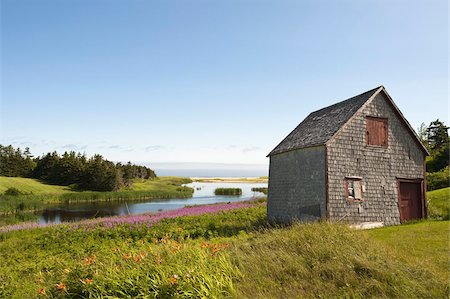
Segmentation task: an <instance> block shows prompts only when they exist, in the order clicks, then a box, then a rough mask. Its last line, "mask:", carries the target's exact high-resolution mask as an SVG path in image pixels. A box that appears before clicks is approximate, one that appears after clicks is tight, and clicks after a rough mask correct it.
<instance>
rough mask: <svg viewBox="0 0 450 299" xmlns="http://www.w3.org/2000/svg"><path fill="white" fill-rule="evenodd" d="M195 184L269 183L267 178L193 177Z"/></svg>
mask: <svg viewBox="0 0 450 299" xmlns="http://www.w3.org/2000/svg"><path fill="white" fill-rule="evenodd" d="M191 180H192V181H194V182H205V183H267V181H268V178H267V177H254V178H226V177H220V178H196V177H192V178H191Z"/></svg>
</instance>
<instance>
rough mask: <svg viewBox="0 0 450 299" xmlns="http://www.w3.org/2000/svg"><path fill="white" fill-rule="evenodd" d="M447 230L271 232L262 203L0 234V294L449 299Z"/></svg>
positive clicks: (322, 226)
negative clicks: (135, 221)
mask: <svg viewBox="0 0 450 299" xmlns="http://www.w3.org/2000/svg"><path fill="white" fill-rule="evenodd" d="M448 227H449V222H448V221H445V222H439V221H430V222H421V223H416V224H409V225H404V226H397V227H387V228H381V229H377V230H372V231H368V232H366V231H351V230H349V229H348V228H347V227H345V226H343V225H333V224H329V223H315V224H307V225H305V224H303V225H301V224H298V225H294V226H292V227H287V228H267V227H266V226H265V206H255V207H254V208H249V209H242V210H235V211H228V212H223V213H219V214H215V215H203V216H191V217H181V218H177V219H170V220H166V221H163V222H161V223H159V224H158V225H156V226H154V227H152V228H147V227H143V226H138V227H136V226H132V227H128V226H121V227H116V228H113V229H108V230H106V231H101V230H93V231H86V230H83V229H80V230H75V231H74V230H68V229H67V228H65V227H64V226H59V227H56V228H45V229H37V230H28V231H19V232H12V233H7V234H3V235H0V254H1V255H2V256H1V259H0V297H2V296H4V297H8V298H9V297H12V298H14V297H15V298H33V297H37V296H38V290H39V289H41V288H44V289H45V292H46V295H47V296H48V297H55V296H58V295H61V294H62V293H63V292H66V295H68V296H69V297H70V296H74V297H75V295H76V294H78V295H83V296H85V297H89V295H90V296H92V297H99V296H101V295H105V294H108V295H110V296H118V297H127V296H129V297H139V296H140V297H144V296H145V295H147V296H150V297H152V296H158V297H163V298H169V297H174V296H179V297H186V298H188V297H202V296H203V297H208V298H223V297H228V296H232V297H237V298H298V297H356V298H366V297H401V298H415V297H421V298H427V297H428V298H443V297H446V294H447V292H448V288H447V283H448V274H446V270H447V267H446V262H445V259H446V257H447V255H446V251H447V242H446V240H448V233H449V229H448ZM397 240H398V241H400V242H398V241H397ZM430 244H431V245H430ZM419 259H424V261H425V262H423V263H419V262H418V260H419ZM174 275H176V276H175V277H174ZM87 278H88V279H92V283H83V281H85V279H87ZM57 283H63V284H64V285H65V286H66V287H67V288H68V289H67V290H66V291H60V290H58V289H57V287H56V284H57ZM42 297H45V296H42Z"/></svg>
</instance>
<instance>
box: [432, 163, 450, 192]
mask: <svg viewBox="0 0 450 299" xmlns="http://www.w3.org/2000/svg"><path fill="white" fill-rule="evenodd" d="M449 186H450V181H449V167H448V166H447V167H445V168H443V169H441V170H439V171H436V172H427V190H436V189H441V188H445V187H449Z"/></svg>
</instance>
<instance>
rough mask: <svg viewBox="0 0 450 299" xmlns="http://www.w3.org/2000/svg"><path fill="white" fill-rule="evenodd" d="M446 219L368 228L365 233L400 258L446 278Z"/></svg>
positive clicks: (447, 277) (447, 278) (447, 228)
mask: <svg viewBox="0 0 450 299" xmlns="http://www.w3.org/2000/svg"><path fill="white" fill-rule="evenodd" d="M449 224H450V222H448V221H421V222H418V223H411V224H405V225H399V226H391V227H385V228H380V229H375V230H370V231H368V232H367V233H368V234H369V236H370V237H371V238H373V239H376V240H379V241H381V242H382V243H384V244H387V245H388V246H390V247H392V248H395V249H396V250H397V252H400V253H401V254H399V255H398V257H399V258H400V259H403V260H404V261H405V262H412V263H417V264H420V265H424V266H425V267H426V268H430V269H432V271H433V272H435V273H437V274H438V275H439V276H441V277H443V278H445V280H446V281H449V272H448V262H449V260H448V249H449V248H448V244H449Z"/></svg>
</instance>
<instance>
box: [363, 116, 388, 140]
mask: <svg viewBox="0 0 450 299" xmlns="http://www.w3.org/2000/svg"><path fill="white" fill-rule="evenodd" d="M366 142H367V145H373V146H382V147H387V145H388V120H387V118H379V117H371V116H367V117H366Z"/></svg>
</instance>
